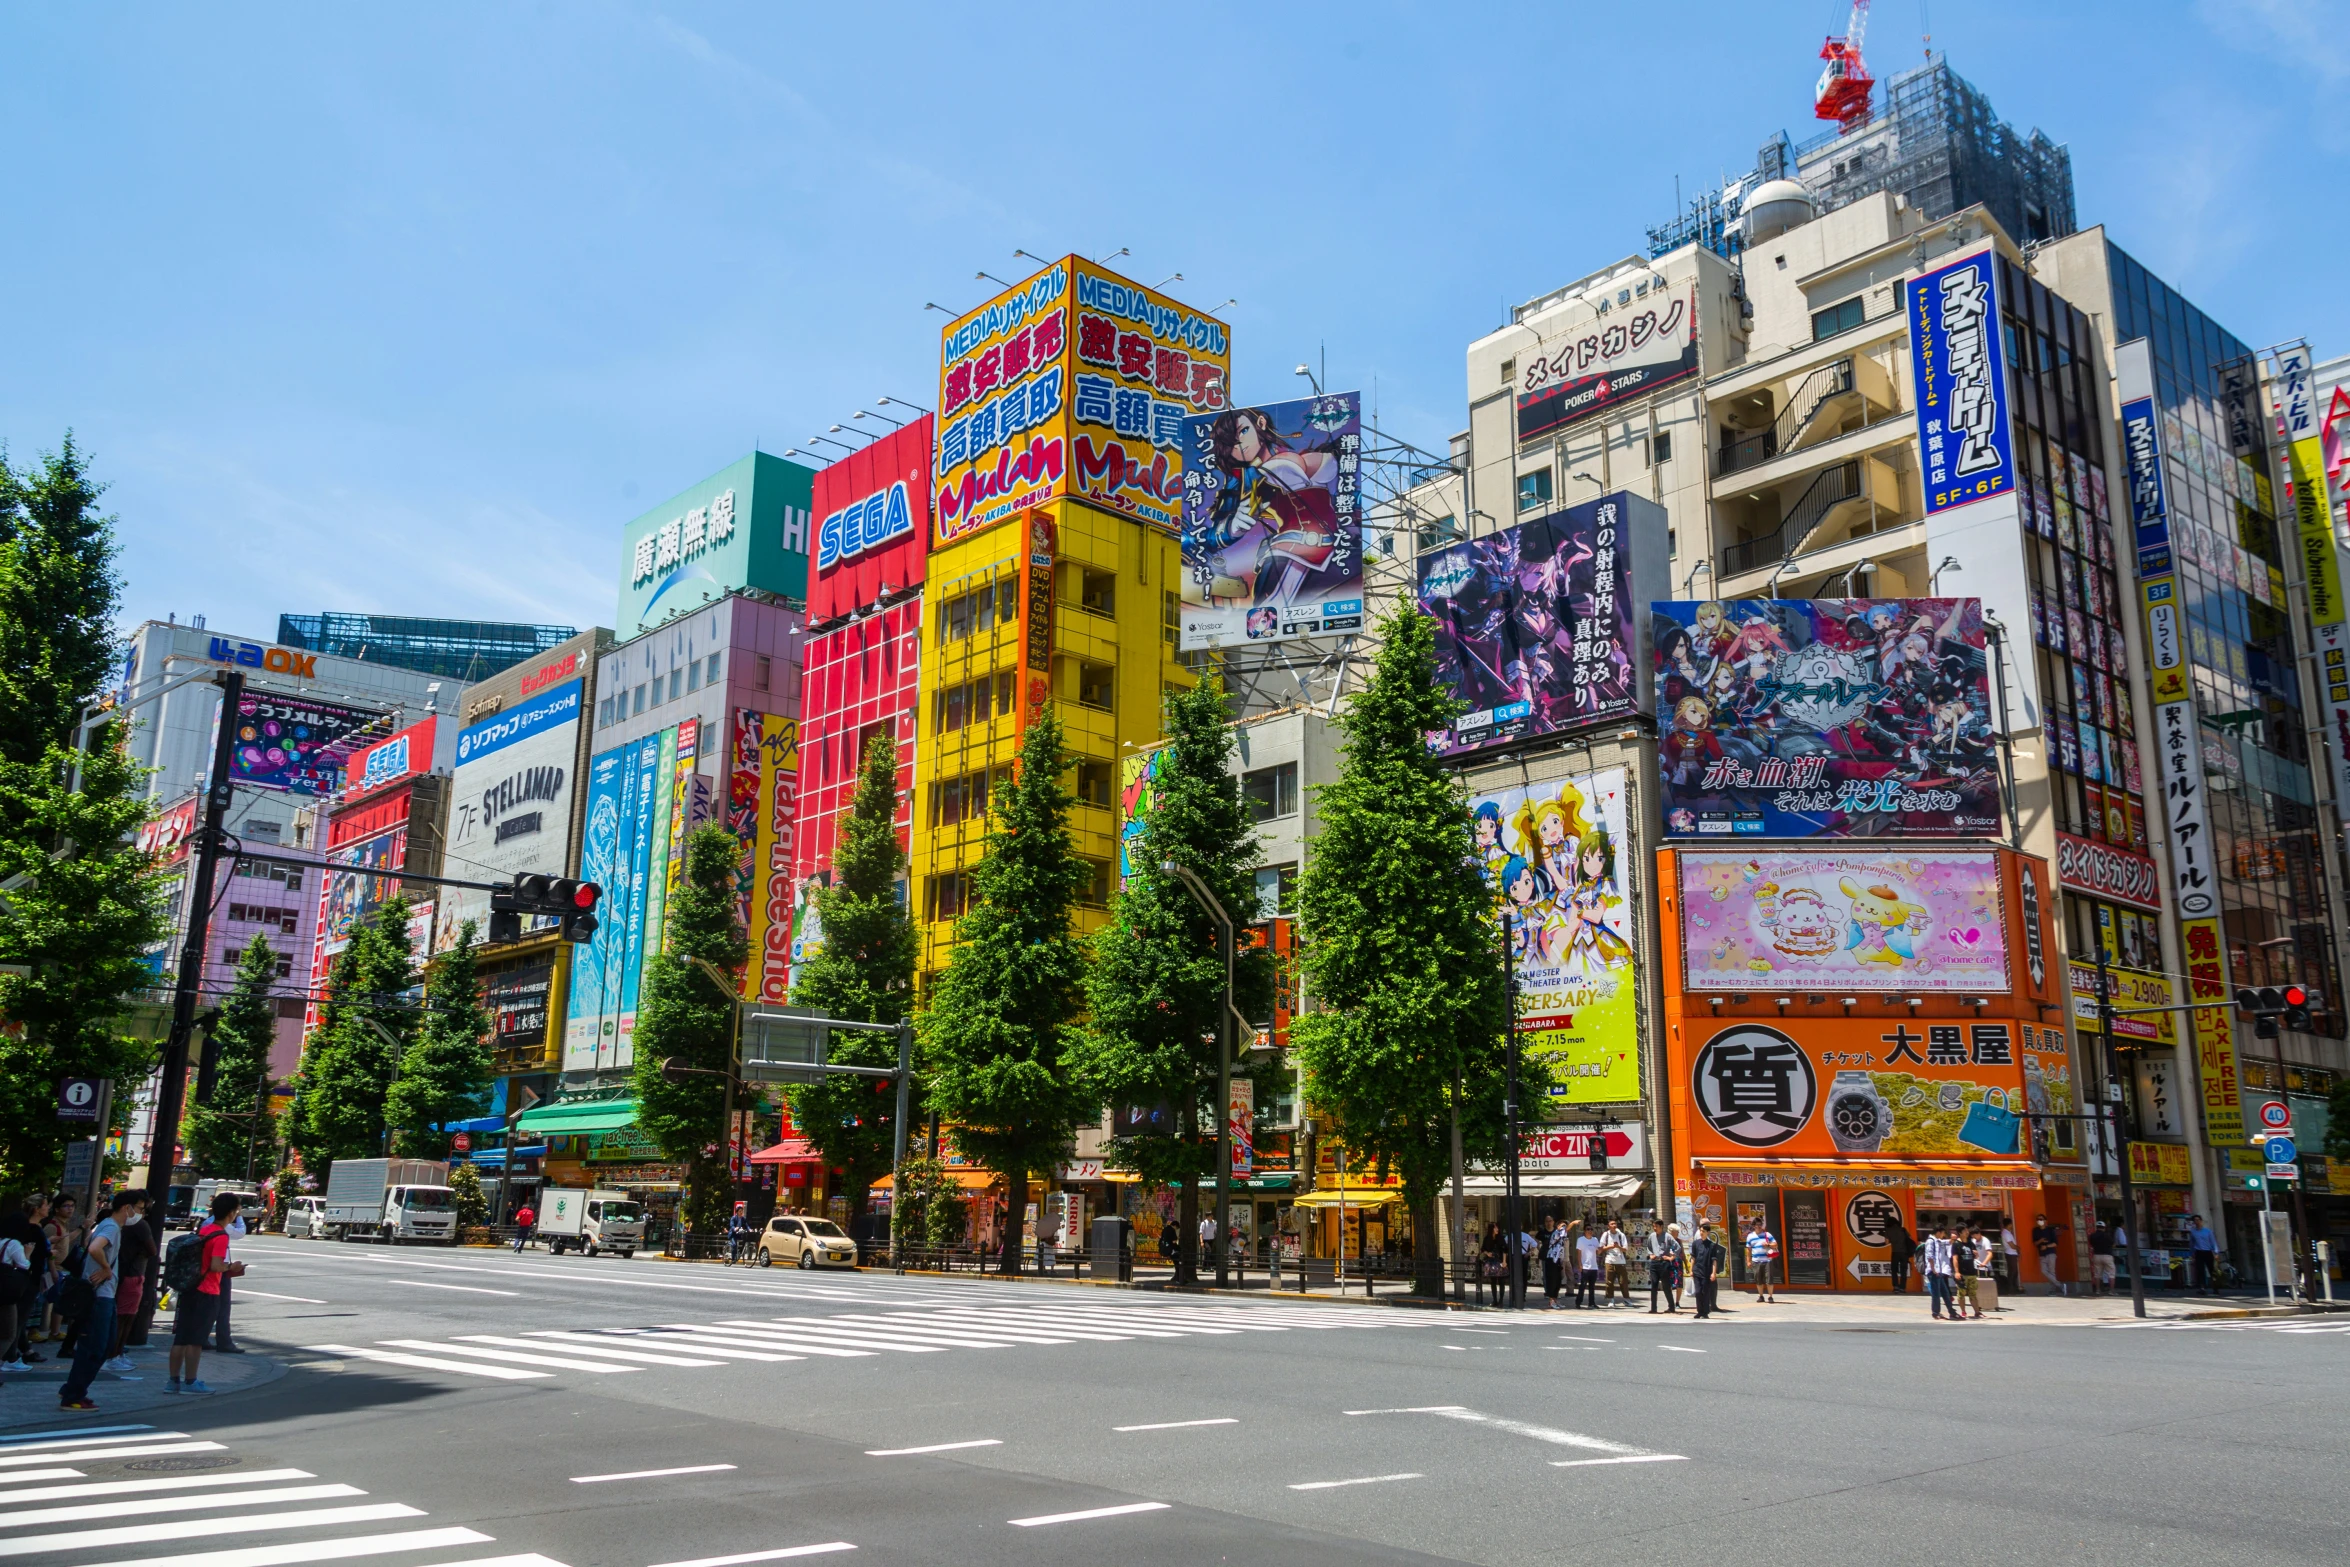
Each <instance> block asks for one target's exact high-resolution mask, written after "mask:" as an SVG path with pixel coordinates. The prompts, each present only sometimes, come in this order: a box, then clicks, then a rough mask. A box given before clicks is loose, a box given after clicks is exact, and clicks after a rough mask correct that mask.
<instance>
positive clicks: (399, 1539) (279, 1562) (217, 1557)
mask: <svg viewBox="0 0 2350 1567" xmlns="http://www.w3.org/2000/svg"><path fill="white" fill-rule="evenodd" d="M491 1540H492V1536H490V1535H486V1534H484V1533H482V1532H481V1531H480V1530H479V1529H463V1528H455V1529H404V1530H401V1531H400V1532H399V1533H397V1534H363V1535H359V1536H356V1537H355V1538H352V1539H348V1540H318V1541H315V1542H312V1543H310V1544H306V1545H248V1546H242V1547H239V1548H236V1549H232V1550H225V1551H190V1552H187V1553H184V1554H182V1555H178V1556H134V1557H130V1558H128V1559H127V1560H122V1561H111V1562H83V1563H79V1564H77V1567H297V1564H300V1563H307V1562H341V1561H349V1560H350V1559H351V1558H352V1557H354V1556H390V1555H393V1554H395V1553H397V1552H402V1551H437V1550H440V1549H441V1548H442V1547H444V1546H450V1545H487V1544H489V1543H491ZM526 1559H527V1558H526ZM455 1567H468V1564H455ZM470 1567H490V1564H489V1563H486V1562H484V1563H478V1564H470Z"/></svg>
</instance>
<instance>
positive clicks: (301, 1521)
mask: <svg viewBox="0 0 2350 1567" xmlns="http://www.w3.org/2000/svg"><path fill="white" fill-rule="evenodd" d="M423 1516H424V1509H423V1508H421V1507H410V1506H409V1505H408V1504H407V1503H405V1502H369V1503H367V1504H366V1505H364V1506H360V1507H307V1508H304V1509H303V1510H302V1511H300V1512H294V1513H254V1514H251V1515H249V1516H246V1517H243V1518H183V1519H181V1520H179V1521H178V1522H176V1523H149V1524H130V1525H126V1526H125V1527H123V1528H120V1529H76V1530H72V1531H69V1532H67V1533H64V1534H28V1535H25V1536H24V1537H22V1538H21V1539H15V1540H0V1557H7V1556H37V1555H42V1554H45V1553H47V1552H50V1551H86V1550H90V1549H92V1548H94V1547H96V1546H101V1545H148V1544H152V1543H153V1542H155V1541H157V1540H200V1539H202V1538H204V1537H205V1536H206V1535H214V1534H250V1533H254V1532H257V1531H259V1530H263V1529H309V1528H314V1527H316V1526H317V1525H320V1524H330V1523H374V1522H380V1521H382V1520H384V1519H387V1518H422V1517H423Z"/></svg>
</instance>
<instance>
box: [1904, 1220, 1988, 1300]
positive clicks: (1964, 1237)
mask: <svg viewBox="0 0 2350 1567" xmlns="http://www.w3.org/2000/svg"><path fill="white" fill-rule="evenodd" d="M1998 1255H1999V1248H1998V1244H1997V1243H1996V1242H1994V1241H1993V1240H1992V1239H1991V1237H1990V1235H1989V1234H1988V1233H1987V1232H1985V1231H1983V1230H1980V1229H1974V1230H1970V1229H1966V1228H1964V1227H1953V1226H1951V1225H1948V1224H1937V1225H1935V1226H1934V1228H1933V1229H1932V1230H1931V1231H1930V1232H1928V1234H1927V1236H1926V1238H1925V1240H1923V1241H1922V1242H1920V1243H1919V1245H1918V1248H1917V1255H1916V1259H1915V1260H1916V1263H1917V1270H1918V1275H1919V1277H1921V1278H1923V1279H1924V1280H1925V1284H1926V1296H1927V1298H1928V1299H1929V1300H1930V1301H1931V1302H1932V1304H1933V1315H1934V1318H1935V1320H1936V1321H1940V1322H1964V1321H1966V1320H1967V1319H1968V1318H1970V1317H1973V1318H1977V1319H1979V1318H1981V1317H1982V1315H1983V1300H1982V1294H1981V1285H1982V1281H1983V1280H1984V1279H1986V1278H1991V1277H1995V1275H1994V1274H1993V1272H1992V1269H1993V1266H1994V1259H1996V1258H1997V1257H1998Z"/></svg>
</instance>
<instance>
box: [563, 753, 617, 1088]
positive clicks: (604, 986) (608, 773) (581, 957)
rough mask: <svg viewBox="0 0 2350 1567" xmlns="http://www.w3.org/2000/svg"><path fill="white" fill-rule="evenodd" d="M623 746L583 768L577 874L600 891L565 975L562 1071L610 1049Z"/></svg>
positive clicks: (583, 1066)
mask: <svg viewBox="0 0 2350 1567" xmlns="http://www.w3.org/2000/svg"><path fill="white" fill-rule="evenodd" d="M628 750H629V748H628V747H626V746H622V747H619V748H617V749H614V750H610V751H606V752H604V753H603V754H602V755H600V756H597V757H594V758H592V759H591V760H590V761H589V763H588V784H587V817H586V821H585V823H584V824H583V825H582V827H581V829H580V838H579V874H580V879H581V880H583V881H592V882H594V883H595V884H596V885H597V886H599V887H601V888H603V889H604V899H603V907H602V908H601V909H600V910H599V911H598V912H599V913H600V914H601V915H602V918H600V919H599V920H597V922H596V933H595V934H594V935H593V936H591V937H589V938H588V941H587V945H586V946H585V947H583V948H582V949H581V950H580V952H579V953H578V954H577V956H576V958H575V959H574V961H573V964H572V970H571V994H570V997H569V999H568V1001H567V1002H566V1005H565V1008H564V1014H563V1070H564V1071H566V1072H580V1071H589V1070H592V1069H593V1068H595V1067H596V1066H597V1065H599V1064H600V1063H599V1061H598V1057H597V1050H598V1047H599V1046H600V1045H616V1044H617V1043H618V1042H619V1041H618V1032H619V1027H618V1019H617V1017H614V1018H613V1019H612V1021H611V1024H610V1025H609V1026H607V1023H606V1013H607V1012H609V1011H611V1010H613V1009H612V1008H611V1007H610V1005H609V1002H610V1000H611V998H612V993H613V991H614V990H615V989H616V986H614V984H613V981H614V980H616V979H617V978H618V975H617V973H616V971H615V970H614V967H613V956H614V953H615V952H616V951H617V949H619V948H620V947H621V946H622V945H624V944H625V942H626V940H627V913H626V910H627V908H628V904H629V888H628V886H627V884H626V882H625V881H624V879H623V877H624V871H623V864H624V862H623V860H622V855H623V853H624V849H625V845H624V841H623V834H622V831H621V827H622V814H621V813H622V802H623V796H624V792H625V785H626V784H627V783H628V781H629V778H630V774H629V769H628Z"/></svg>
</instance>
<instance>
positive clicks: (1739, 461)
mask: <svg viewBox="0 0 2350 1567" xmlns="http://www.w3.org/2000/svg"><path fill="white" fill-rule="evenodd" d="M1854 385H1855V382H1854V380H1853V370H1852V361H1851V360H1850V359H1849V358H1845V359H1839V360H1837V361H1836V362H1835V363H1834V364H1832V365H1822V366H1820V367H1819V368H1818V369H1816V370H1814V371H1813V372H1812V373H1811V374H1809V375H1807V376H1805V377H1804V378H1803V379H1802V380H1801V381H1800V382H1798V383H1797V384H1796V387H1795V391H1794V393H1793V394H1792V395H1791V396H1790V397H1789V398H1788V399H1787V406H1786V408H1785V409H1784V410H1782V411H1781V412H1780V414H1779V417H1778V418H1777V419H1775V420H1773V421H1772V423H1771V427H1770V428H1769V429H1767V430H1757V431H1755V432H1753V433H1752V434H1750V435H1747V436H1745V437H1743V438H1741V439H1739V440H1735V441H1733V440H1730V439H1727V436H1728V432H1727V431H1724V432H1723V434H1724V437H1725V438H1724V440H1723V441H1722V451H1721V460H1720V463H1719V464H1718V465H1717V467H1716V469H1715V472H1716V473H1717V474H1725V473H1736V472H1737V471H1738V470H1739V469H1741V468H1751V467H1753V466H1754V465H1755V464H1757V463H1762V462H1768V461H1770V460H1771V459H1772V458H1773V457H1776V456H1778V455H1779V454H1780V453H1781V452H1785V451H1792V450H1794V449H1795V443H1796V442H1797V441H1799V440H1801V439H1802V438H1803V432H1804V431H1805V430H1806V429H1808V428H1809V427H1810V425H1811V422H1812V420H1814V419H1816V418H1818V417H1819V412H1820V409H1821V408H1823V407H1825V406H1826V405H1827V401H1828V399H1829V398H1831V397H1841V396H1843V395H1844V394H1845V393H1846V392H1849V391H1851V390H1852V389H1853V386H1854Z"/></svg>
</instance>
